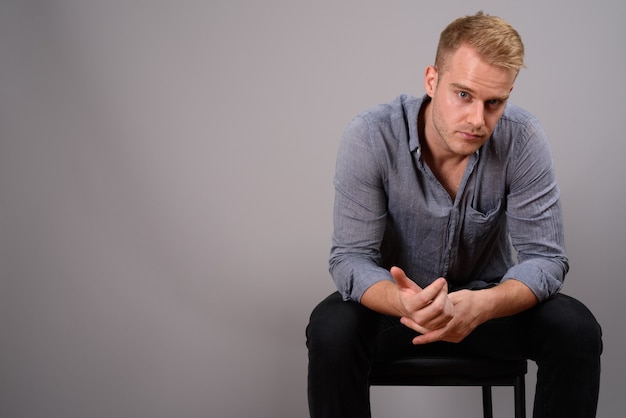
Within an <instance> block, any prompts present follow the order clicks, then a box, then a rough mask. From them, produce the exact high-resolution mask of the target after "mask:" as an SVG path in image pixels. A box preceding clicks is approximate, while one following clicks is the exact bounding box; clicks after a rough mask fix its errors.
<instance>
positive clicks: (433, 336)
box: [413, 328, 446, 345]
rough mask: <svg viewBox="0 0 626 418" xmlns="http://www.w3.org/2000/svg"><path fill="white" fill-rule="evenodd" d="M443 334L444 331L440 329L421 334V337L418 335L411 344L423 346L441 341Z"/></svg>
mask: <svg viewBox="0 0 626 418" xmlns="http://www.w3.org/2000/svg"><path fill="white" fill-rule="evenodd" d="M445 332H446V329H445V328H442V329H438V330H435V331H430V332H425V333H422V335H418V336H417V337H415V338H413V344H414V345H423V344H429V343H434V342H436V341H443V339H444V335H445Z"/></svg>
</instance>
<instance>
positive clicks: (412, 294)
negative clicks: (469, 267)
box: [391, 267, 480, 344]
mask: <svg viewBox="0 0 626 418" xmlns="http://www.w3.org/2000/svg"><path fill="white" fill-rule="evenodd" d="M391 275H392V276H393V279H394V280H395V282H396V285H397V287H398V298H399V304H400V307H401V309H402V311H403V312H402V316H401V318H400V322H401V323H402V324H403V325H405V326H407V327H409V328H411V329H413V330H415V331H417V332H418V333H420V334H421V335H418V336H417V337H415V338H414V339H413V344H427V343H431V342H435V341H448V342H460V341H461V340H463V339H464V338H465V337H466V336H467V335H469V333H470V332H472V331H473V330H474V329H475V328H476V326H478V324H479V323H480V321H479V320H478V316H479V311H478V310H477V309H478V307H479V304H477V303H476V302H477V300H476V292H474V291H470V290H460V291H457V292H453V293H448V283H447V282H446V280H445V279H444V278H443V277H440V278H438V279H437V280H435V281H434V282H433V283H431V284H430V285H428V286H427V287H425V288H423V289H422V288H420V287H419V286H418V285H417V284H416V283H415V282H414V281H412V280H411V279H409V278H408V277H407V276H406V274H405V273H404V271H403V270H402V269H400V268H399V267H392V268H391Z"/></svg>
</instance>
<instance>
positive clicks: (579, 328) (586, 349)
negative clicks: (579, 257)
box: [536, 294, 602, 355]
mask: <svg viewBox="0 0 626 418" xmlns="http://www.w3.org/2000/svg"><path fill="white" fill-rule="evenodd" d="M537 313H538V317H537V322H536V324H537V325H538V326H539V327H540V328H541V330H542V332H541V334H542V336H543V337H544V338H547V339H548V340H550V342H551V344H554V345H556V346H561V347H564V348H566V349H567V351H568V352H572V353H574V351H575V350H578V351H580V352H581V354H582V353H590V354H591V353H595V354H598V355H599V354H600V353H601V352H602V329H601V327H600V324H599V323H598V321H597V320H596V318H595V317H594V315H593V314H592V313H591V311H590V310H589V309H588V308H587V307H586V306H585V305H584V304H583V303H581V302H580V301H578V300H576V299H574V298H572V297H570V296H567V295H564V294H557V295H555V296H554V297H552V298H550V299H548V300H547V301H545V302H543V303H541V304H540V305H538V306H537Z"/></svg>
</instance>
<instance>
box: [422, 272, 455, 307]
mask: <svg viewBox="0 0 626 418" xmlns="http://www.w3.org/2000/svg"><path fill="white" fill-rule="evenodd" d="M447 295H448V282H447V281H446V279H444V278H442V277H440V278H438V279H437V280H435V281H434V282H432V283H431V284H429V285H428V286H426V287H425V288H424V289H422V291H421V292H420V293H419V295H418V297H419V299H420V300H421V302H422V304H423V306H426V305H429V304H431V303H432V302H434V301H435V299H437V297H447Z"/></svg>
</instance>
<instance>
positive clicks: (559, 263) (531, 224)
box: [502, 118, 569, 301]
mask: <svg viewBox="0 0 626 418" xmlns="http://www.w3.org/2000/svg"><path fill="white" fill-rule="evenodd" d="M514 141H515V147H514V151H513V154H514V155H513V158H512V163H511V164H510V165H509V170H510V172H509V173H508V174H507V175H508V176H510V178H511V179H512V180H511V182H510V185H509V187H510V191H509V194H508V197H507V222H508V228H509V233H510V236H511V242H512V244H513V246H514V248H515V249H516V251H517V256H518V261H519V263H518V264H516V265H514V266H512V267H511V268H510V269H509V270H508V271H507V272H506V274H505V275H504V277H503V279H502V280H509V279H516V280H519V281H521V282H523V283H525V284H526V285H527V286H528V287H529V288H530V289H531V290H532V291H533V293H534V294H535V296H537V298H538V299H539V300H540V301H542V300H545V299H547V298H548V297H550V296H552V295H554V294H555V293H557V292H559V290H560V289H561V287H562V285H563V280H564V278H565V274H566V273H567V271H568V269H569V264H568V259H567V257H566V255H565V244H564V235H563V215H562V210H561V203H560V200H559V189H558V187H557V183H556V176H555V172H554V167H553V160H552V154H551V151H550V148H549V145H548V141H547V137H546V134H545V132H544V130H543V129H542V127H541V126H540V124H539V122H538V121H537V120H536V119H534V118H531V119H530V120H529V121H528V123H527V124H525V128H524V129H523V130H522V135H518V136H517V137H515V139H514Z"/></svg>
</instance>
